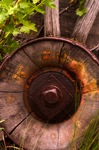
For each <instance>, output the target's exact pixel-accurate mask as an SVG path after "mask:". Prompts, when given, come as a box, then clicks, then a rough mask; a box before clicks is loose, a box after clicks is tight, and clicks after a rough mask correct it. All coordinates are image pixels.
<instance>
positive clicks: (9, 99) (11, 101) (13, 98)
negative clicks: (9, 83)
mask: <svg viewBox="0 0 99 150" xmlns="http://www.w3.org/2000/svg"><path fill="white" fill-rule="evenodd" d="M13 102H15V97H13V96H12V95H10V96H8V97H7V99H6V103H7V104H12V103H13Z"/></svg>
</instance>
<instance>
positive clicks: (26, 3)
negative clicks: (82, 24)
mask: <svg viewBox="0 0 99 150" xmlns="http://www.w3.org/2000/svg"><path fill="white" fill-rule="evenodd" d="M44 6H48V7H51V8H54V7H55V5H54V0H0V51H1V53H2V52H3V53H4V54H6V53H11V52H12V51H13V50H14V49H15V48H17V47H18V46H19V43H18V41H16V40H15V39H14V37H16V36H17V35H18V34H21V33H26V34H28V33H29V32H30V31H31V30H33V31H35V32H37V28H36V25H35V24H34V23H33V22H31V21H30V17H31V16H32V15H35V13H36V12H38V13H41V14H44V13H45V10H44ZM0 59H2V55H0Z"/></svg>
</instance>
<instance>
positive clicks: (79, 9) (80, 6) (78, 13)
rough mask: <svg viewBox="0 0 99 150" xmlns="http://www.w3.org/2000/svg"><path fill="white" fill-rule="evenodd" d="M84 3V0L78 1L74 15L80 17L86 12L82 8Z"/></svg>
mask: <svg viewBox="0 0 99 150" xmlns="http://www.w3.org/2000/svg"><path fill="white" fill-rule="evenodd" d="M85 1H86V0H80V2H79V7H78V8H77V10H76V14H77V15H78V16H80V17H81V16H83V15H84V14H85V13H86V12H87V10H86V8H85V7H84V3H85Z"/></svg>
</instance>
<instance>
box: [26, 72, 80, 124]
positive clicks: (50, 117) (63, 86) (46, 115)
mask: <svg viewBox="0 0 99 150" xmlns="http://www.w3.org/2000/svg"><path fill="white" fill-rule="evenodd" d="M75 92H76V90H75V86H74V84H73V83H72V81H71V80H70V79H69V78H68V77H67V76H65V75H63V74H62V73H59V72H47V73H43V74H41V75H39V76H37V77H36V78H35V79H34V80H33V81H32V83H31V85H30V89H29V97H30V105H31V107H32V110H33V111H34V113H35V114H36V116H37V117H38V119H40V120H42V121H44V122H49V123H57V122H62V121H63V120H65V119H69V118H70V117H71V116H72V115H73V114H74V113H75V106H76V104H75ZM77 107H78V106H77Z"/></svg>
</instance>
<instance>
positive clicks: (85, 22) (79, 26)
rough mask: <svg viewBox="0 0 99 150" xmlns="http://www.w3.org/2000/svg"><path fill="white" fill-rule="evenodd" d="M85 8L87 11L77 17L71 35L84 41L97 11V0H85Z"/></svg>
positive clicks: (98, 9) (98, 10)
mask: <svg viewBox="0 0 99 150" xmlns="http://www.w3.org/2000/svg"><path fill="white" fill-rule="evenodd" d="M85 8H86V9H87V13H86V14H85V15H84V16H82V17H81V18H78V20H77V22H76V25H75V28H74V31H73V34H72V37H74V38H76V39H77V40H78V41H79V42H81V43H85V42H86V39H87V37H88V34H89V32H90V30H91V28H92V25H93V23H94V21H95V19H96V16H97V14H98V12H99V0H90V1H89V0H86V3H85Z"/></svg>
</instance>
